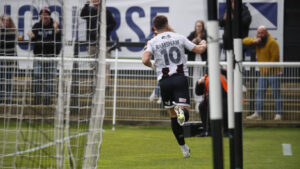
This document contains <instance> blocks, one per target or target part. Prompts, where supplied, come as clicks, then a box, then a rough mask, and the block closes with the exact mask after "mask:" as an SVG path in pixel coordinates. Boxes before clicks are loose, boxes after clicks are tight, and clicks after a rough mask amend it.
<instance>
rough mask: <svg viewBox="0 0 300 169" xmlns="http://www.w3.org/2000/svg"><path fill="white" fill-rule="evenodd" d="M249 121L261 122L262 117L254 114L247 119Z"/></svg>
mask: <svg viewBox="0 0 300 169" xmlns="http://www.w3.org/2000/svg"><path fill="white" fill-rule="evenodd" d="M246 119H247V120H261V115H259V114H258V113H257V112H254V113H253V114H252V115H250V116H247V117H246Z"/></svg>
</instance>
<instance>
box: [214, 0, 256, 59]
mask: <svg viewBox="0 0 300 169" xmlns="http://www.w3.org/2000/svg"><path fill="white" fill-rule="evenodd" d="M231 7H232V13H231V18H232V20H233V19H234V0H232V1H231ZM226 19H227V13H226V11H225V13H224V15H223V17H221V18H220V19H219V25H220V26H221V27H225V24H226ZM251 20H252V17H251V14H250V11H249V9H248V7H247V6H246V4H242V16H241V22H242V23H241V34H242V35H241V36H242V37H241V38H242V39H243V38H245V37H247V36H248V33H249V28H250V24H251ZM232 32H237V31H236V30H235V27H234V26H232ZM223 42H225V40H224V36H223ZM245 50H246V48H245V47H244V46H243V57H244V53H245ZM243 60H244V59H243Z"/></svg>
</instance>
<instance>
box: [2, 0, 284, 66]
mask: <svg viewBox="0 0 300 169" xmlns="http://www.w3.org/2000/svg"><path fill="white" fill-rule="evenodd" d="M62 2H63V0H51V1H49V0H22V1H20V0H1V1H0V15H2V14H3V13H4V11H5V12H6V13H8V14H10V15H11V17H12V19H13V20H14V22H15V24H16V26H17V28H18V31H19V36H20V37H22V38H23V39H24V40H28V36H27V35H26V33H27V32H28V31H29V30H30V29H31V27H32V25H33V24H34V23H36V22H38V19H39V18H38V12H39V11H40V9H42V8H43V7H44V6H46V5H47V6H49V8H50V10H51V11H52V17H53V18H55V19H56V20H59V21H60V22H62V17H60V16H62V13H61V11H62ZM85 2H86V1H85V0H66V1H64V3H65V4H64V6H65V7H66V11H67V19H66V20H65V21H66V29H67V31H66V33H67V36H66V39H67V40H68V41H70V40H72V39H73V37H75V35H74V32H75V31H76V29H77V28H76V26H74V24H76V22H77V21H78V22H79V23H80V24H79V27H78V29H77V30H78V31H79V32H80V33H81V34H80V36H78V39H79V40H85V21H84V20H82V19H81V18H80V17H79V16H78V15H79V13H80V10H81V8H82V7H83V5H84V4H85ZM243 2H244V3H246V4H247V6H248V8H249V10H250V12H251V15H252V23H251V26H250V33H249V36H255V35H256V29H257V27H258V26H260V25H265V26H266V27H267V28H268V30H269V32H270V33H271V35H272V36H273V37H274V38H276V39H277V41H278V43H279V45H280V51H281V60H282V57H283V55H282V54H283V9H284V1H283V0H244V1H243ZM224 3H225V0H219V6H220V10H219V11H224V8H225V7H224ZM32 4H33V5H32ZM222 4H223V5H222ZM107 8H108V9H109V10H110V11H111V12H112V13H113V15H114V16H115V19H116V22H117V26H116V28H115V30H114V31H113V32H112V34H111V39H112V40H116V39H118V40H119V41H120V42H125V41H128V42H143V41H145V38H147V37H148V35H149V34H150V30H151V20H152V18H153V17H155V16H156V15H159V14H163V15H166V16H168V18H169V24H170V26H171V27H172V28H173V29H174V30H175V31H176V32H178V33H180V34H182V35H184V36H188V35H189V33H190V32H192V31H193V30H194V23H195V21H196V20H198V19H202V20H204V21H206V20H207V0H184V1H183V0H107ZM32 13H33V15H32ZM220 15H223V14H221V12H220ZM76 18H77V19H76ZM220 36H222V33H220ZM27 49H28V46H20V45H19V48H18V55H20V56H28V55H32V54H31V52H28V50H27ZM65 51H67V52H69V53H68V54H65V55H69V56H70V57H71V56H72V55H73V53H72V51H73V50H72V49H70V50H68V49H67V50H65ZM141 53H142V49H141V48H129V47H128V48H127V47H122V48H121V51H119V57H140V56H141ZM113 56H114V54H113Z"/></svg>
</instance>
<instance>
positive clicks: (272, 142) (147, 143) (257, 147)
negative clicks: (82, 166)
mask: <svg viewBox="0 0 300 169" xmlns="http://www.w3.org/2000/svg"><path fill="white" fill-rule="evenodd" d="M105 128H106V130H105V132H104V133H103V143H102V146H101V153H100V159H99V168H100V169H187V168H188V169H194V168H195V169H196V168H197V169H208V168H213V166H212V153H211V152H212V145H211V138H210V137H206V138H200V137H193V138H186V143H187V144H188V145H189V147H190V148H191V157H190V158H188V159H184V158H183V156H182V153H181V150H180V148H179V146H178V145H177V142H176V140H175V138H174V136H173V134H172V132H171V129H170V128H169V127H133V126H118V127H117V128H116V131H111V130H110V127H109V126H107V127H105ZM243 136H244V137H243V144H244V154H243V155H244V169H258V168H263V169H296V168H298V167H299V165H300V161H299V159H300V142H299V140H300V130H299V129H298V128H247V129H244V131H243ZM283 143H289V144H291V145H292V152H293V155H292V156H283V153H282V144H283ZM223 146H224V168H227V169H229V142H228V138H224V141H223Z"/></svg>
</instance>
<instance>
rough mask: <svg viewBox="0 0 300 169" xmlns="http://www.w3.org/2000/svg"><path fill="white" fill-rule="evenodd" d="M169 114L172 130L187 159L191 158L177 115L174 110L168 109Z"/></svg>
mask: <svg viewBox="0 0 300 169" xmlns="http://www.w3.org/2000/svg"><path fill="white" fill-rule="evenodd" d="M167 112H168V113H169V115H170V117H171V128H172V131H173V134H174V136H175V138H176V140H177V143H178V144H179V146H180V148H181V151H182V154H183V156H184V157H185V158H187V157H190V148H189V147H188V146H187V145H186V144H185V140H184V133H183V127H182V126H181V125H179V123H178V121H177V114H176V113H175V111H174V109H173V108H170V109H167Z"/></svg>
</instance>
